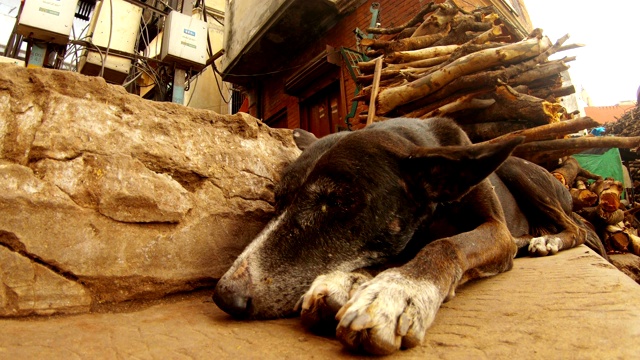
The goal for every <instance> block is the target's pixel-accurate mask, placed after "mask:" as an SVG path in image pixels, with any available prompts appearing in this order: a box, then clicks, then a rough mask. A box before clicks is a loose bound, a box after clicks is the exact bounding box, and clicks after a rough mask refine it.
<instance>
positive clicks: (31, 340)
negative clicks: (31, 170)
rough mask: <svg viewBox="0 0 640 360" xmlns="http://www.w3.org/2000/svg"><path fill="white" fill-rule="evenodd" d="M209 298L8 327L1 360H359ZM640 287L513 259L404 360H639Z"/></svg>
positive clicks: (602, 272)
mask: <svg viewBox="0 0 640 360" xmlns="http://www.w3.org/2000/svg"><path fill="white" fill-rule="evenodd" d="M209 299H210V292H204V293H197V294H193V295H189V296H182V297H176V298H173V299H172V300H171V301H168V302H163V303H157V304H146V305H144V306H141V307H135V311H133V309H120V310H119V311H117V312H114V311H111V312H105V313H93V314H85V315H76V316H64V317H62V316H60V317H50V318H31V319H9V320H0V329H1V330H0V358H1V359H64V360H69V359H328V358H357V357H358V356H357V355H353V354H350V353H348V352H346V351H344V350H343V349H342V348H341V346H340V344H339V343H338V342H337V341H336V340H335V339H332V338H325V337H320V336H316V335H313V334H310V333H308V332H306V331H305V330H303V329H302V328H301V327H300V324H299V320H298V319H283V320H274V321H246V322H242V321H234V320H232V319H230V318H229V317H228V316H227V315H226V314H224V313H223V312H221V311H220V310H218V309H217V308H216V306H215V305H214V304H213V303H212V302H210V301H209ZM639 336H640V286H639V285H638V284H636V283H635V282H634V281H632V280H631V279H630V278H628V277H627V276H626V275H624V274H622V273H621V272H619V271H618V270H616V269H615V268H614V267H613V266H611V265H609V264H608V263H606V262H605V261H604V260H602V259H601V258H600V257H598V256H597V255H595V254H594V253H593V252H591V251H590V250H588V249H587V248H586V247H584V246H581V247H579V248H576V249H572V250H569V251H566V252H563V253H561V254H558V255H557V256H551V257H547V258H523V259H517V260H516V262H515V266H514V269H513V270H512V271H510V272H508V273H505V274H501V275H499V276H496V277H494V278H492V279H488V280H481V281H477V282H474V283H471V284H467V285H465V286H463V287H462V288H461V289H460V290H459V292H458V296H457V297H456V298H455V299H453V300H452V301H450V302H448V303H446V304H444V305H443V307H442V309H441V311H440V313H439V314H438V316H437V318H436V321H435V324H434V325H433V327H432V328H431V330H430V331H429V333H428V335H427V338H426V340H425V343H424V345H423V346H421V347H418V348H416V349H412V350H407V351H401V352H399V353H397V354H395V355H394V357H397V358H432V359H529V358H530V359H560V358H561V359H568V358H571V359H605V358H607V359H612V358H618V359H632V358H637V356H638V354H640V342H638V339H639Z"/></svg>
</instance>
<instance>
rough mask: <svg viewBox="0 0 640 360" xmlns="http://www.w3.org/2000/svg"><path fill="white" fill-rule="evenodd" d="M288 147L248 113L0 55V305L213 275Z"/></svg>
mask: <svg viewBox="0 0 640 360" xmlns="http://www.w3.org/2000/svg"><path fill="white" fill-rule="evenodd" d="M298 154H299V151H298V150H297V149H296V148H295V145H294V143H293V140H292V137H291V132H290V130H276V129H270V128H268V127H267V126H265V125H264V124H263V123H261V122H260V121H259V120H257V119H255V118H252V117H251V116H249V115H247V114H237V115H233V116H223V115H219V114H216V113H213V112H210V111H205V110H196V109H190V108H187V107H184V106H180V105H176V104H172V103H158V102H151V101H147V100H144V99H141V98H139V97H137V96H133V95H130V94H128V93H127V92H126V91H124V89H123V88H121V87H119V86H113V85H108V84H106V83H105V82H104V81H103V80H102V79H100V78H95V77H86V76H82V75H79V74H76V73H71V72H62V71H53V70H46V69H32V70H27V69H25V68H21V67H17V66H13V65H5V64H0V214H1V216H0V251H2V252H1V254H2V256H1V257H0V259H1V261H0V281H1V283H0V316H2V315H4V316H7V315H8V316H17V315H28V314H49V313H52V312H77V311H84V310H87V309H91V308H93V307H95V306H97V305H99V304H102V303H110V302H120V301H125V300H131V299H145V298H147V299H148V298H158V297H162V296H164V295H165V294H168V293H172V292H177V291H187V290H192V289H195V288H199V287H202V286H207V285H211V284H212V283H213V282H214V281H215V279H216V278H218V277H220V276H221V275H222V274H223V272H224V271H225V270H226V269H227V268H228V267H229V266H230V264H231V262H232V261H233V259H234V258H235V257H236V256H237V255H238V254H239V252H240V251H241V250H242V249H243V248H244V246H245V245H246V244H247V242H248V241H249V240H251V239H252V238H253V237H254V236H255V235H256V234H257V232H258V231H259V230H260V229H261V228H262V226H263V225H264V224H265V222H266V221H267V220H268V219H269V217H270V215H271V212H272V210H273V208H272V203H273V192H272V190H273V186H274V182H275V181H277V178H278V174H279V171H280V170H281V168H282V167H283V166H285V165H286V164H287V163H289V162H290V161H291V160H293V159H294V158H295V157H296V156H298ZM17 269H31V270H29V271H31V272H33V273H34V274H39V275H37V276H36V278H33V277H32V278H30V280H27V279H26V277H25V278H21V277H19V276H18V277H16V276H17V275H16V274H15V273H16V272H17V271H19V270H17ZM27 294H30V295H27ZM34 294H36V295H37V296H36V295H34ZM34 296H36V297H37V298H38V301H36V302H34V301H31V300H29V299H30V297H34ZM44 304H49V305H44Z"/></svg>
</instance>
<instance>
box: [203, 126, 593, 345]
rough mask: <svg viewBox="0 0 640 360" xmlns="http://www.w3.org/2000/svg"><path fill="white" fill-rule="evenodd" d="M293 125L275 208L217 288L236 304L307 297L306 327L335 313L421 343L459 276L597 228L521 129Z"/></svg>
mask: <svg viewBox="0 0 640 360" xmlns="http://www.w3.org/2000/svg"><path fill="white" fill-rule="evenodd" d="M294 136H295V137H296V141H297V143H298V144H299V146H300V147H301V148H304V151H303V152H302V154H301V156H300V157H299V158H298V159H297V160H296V161H295V162H293V163H292V164H291V165H290V166H288V167H287V168H286V169H285V171H284V173H283V174H282V179H281V181H280V183H279V185H278V187H277V189H276V216H275V218H274V220H272V221H271V222H270V223H269V224H268V225H267V226H266V227H265V229H264V230H263V232H262V233H261V234H260V235H258V237H257V238H256V239H255V240H254V241H253V242H252V243H251V244H250V245H249V246H248V247H247V248H246V249H245V251H244V252H243V253H242V254H241V255H240V256H239V257H238V259H237V260H236V262H235V263H234V264H233V266H232V267H231V268H230V269H229V271H228V272H227V273H226V274H225V275H224V276H223V277H222V279H220V281H219V283H218V285H217V287H216V290H215V294H214V301H215V303H216V304H217V305H218V306H219V307H220V308H221V309H223V310H224V311H226V312H228V313H229V314H232V315H234V316H236V317H242V318H255V319H265V318H275V317H284V316H291V315H295V314H297V311H300V313H301V315H302V320H303V322H304V323H305V324H306V325H308V326H310V327H316V326H320V325H324V324H333V326H334V328H335V324H336V323H337V330H336V334H337V336H338V338H339V339H340V341H341V342H342V343H343V344H344V345H345V346H347V347H348V348H350V349H364V350H366V351H368V352H371V353H374V354H388V353H391V352H393V351H395V350H397V349H399V348H400V347H405V348H406V347H413V346H416V345H418V344H420V343H421V342H422V339H423V338H424V335H425V331H426V329H427V328H428V327H429V326H430V324H431V322H432V321H433V319H434V317H435V314H436V311H437V310H438V308H439V307H440V305H441V303H442V302H443V301H444V300H445V299H448V298H451V297H452V296H453V295H454V292H455V289H456V287H457V286H458V285H460V284H462V283H464V282H465V281H467V280H469V279H474V278H479V277H485V276H491V275H495V274H498V273H500V272H503V271H506V270H509V269H510V268H511V267H512V261H513V258H514V256H515V255H516V252H517V250H518V248H524V249H525V251H529V252H530V253H532V254H536V255H547V254H553V253H555V252H557V251H559V250H562V249H566V248H570V247H573V246H576V245H578V244H582V243H583V242H584V241H585V238H586V236H587V235H588V234H589V235H590V233H589V231H588V230H587V229H586V227H584V226H583V224H582V223H581V222H580V221H579V220H578V219H577V218H575V217H574V215H573V214H572V213H571V197H570V195H569V193H568V191H567V189H565V188H564V187H563V186H562V185H561V184H560V182H558V181H557V180H556V179H554V178H553V177H552V176H551V175H550V174H549V173H548V172H547V171H546V170H544V169H542V168H541V167H539V166H537V165H535V164H532V163H529V162H527V161H524V160H522V159H519V158H514V157H509V155H510V153H511V152H512V150H513V149H514V148H515V147H516V146H517V145H518V144H520V143H521V142H522V138H517V139H513V140H510V141H505V142H502V143H497V144H489V143H484V144H476V145H472V144H471V142H470V141H469V139H468V137H467V136H466V134H465V133H464V132H463V131H462V130H461V129H460V128H459V127H458V126H457V125H456V124H455V123H454V122H453V121H451V120H448V119H444V118H433V119H429V120H416V119H394V120H388V121H385V122H381V123H376V124H374V125H371V126H369V127H367V128H365V129H363V130H359V131H355V132H349V133H346V132H345V133H338V134H334V135H330V136H326V137H324V138H322V139H320V140H317V139H315V137H313V135H311V134H310V133H306V132H304V131H300V130H296V132H295V135H294ZM316 140H317V141H316ZM395 265H398V266H395ZM376 266H378V267H383V268H387V269H386V270H384V271H382V272H379V273H378V274H377V275H376V276H372V273H375V272H372V271H364V270H366V269H372V268H373V267H376ZM379 270H380V269H379ZM294 308H295V310H294ZM334 319H336V320H337V321H338V322H334V321H336V320H334Z"/></svg>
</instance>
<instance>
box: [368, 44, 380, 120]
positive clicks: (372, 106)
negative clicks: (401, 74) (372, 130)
mask: <svg viewBox="0 0 640 360" xmlns="http://www.w3.org/2000/svg"><path fill="white" fill-rule="evenodd" d="M381 73H382V56H380V57H378V58H377V59H376V69H375V70H374V72H373V84H372V88H371V100H370V101H369V114H368V115H367V125H366V126H369V125H371V124H372V123H373V117H374V116H375V115H376V97H377V96H378V88H379V86H380V74H381Z"/></svg>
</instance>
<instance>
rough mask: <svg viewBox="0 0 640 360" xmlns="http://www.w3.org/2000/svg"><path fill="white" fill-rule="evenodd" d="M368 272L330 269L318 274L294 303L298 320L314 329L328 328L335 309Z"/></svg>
mask: <svg viewBox="0 0 640 360" xmlns="http://www.w3.org/2000/svg"><path fill="white" fill-rule="evenodd" d="M369 279H371V275H369V274H368V273H365V272H344V271H334V272H331V273H328V274H325V275H320V276H318V277H317V278H316V279H315V280H314V281H313V283H312V284H311V287H309V290H308V291H307V292H306V293H305V294H304V295H303V296H302V297H301V298H300V301H298V304H296V309H295V310H296V311H297V310H300V317H301V319H302V324H303V325H304V326H305V327H307V328H309V329H312V330H315V331H321V332H322V331H332V332H334V331H335V329H336V325H337V324H338V321H337V320H336V313H337V312H338V310H340V308H341V307H342V306H344V304H346V303H347V301H348V300H349V299H350V298H351V296H352V295H353V294H354V292H355V291H356V290H357V289H358V288H359V287H360V285H361V284H363V283H364V282H365V281H367V280H369Z"/></svg>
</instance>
